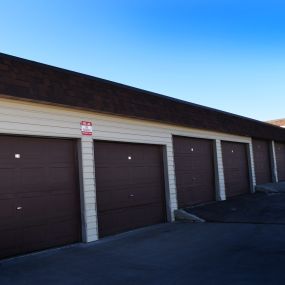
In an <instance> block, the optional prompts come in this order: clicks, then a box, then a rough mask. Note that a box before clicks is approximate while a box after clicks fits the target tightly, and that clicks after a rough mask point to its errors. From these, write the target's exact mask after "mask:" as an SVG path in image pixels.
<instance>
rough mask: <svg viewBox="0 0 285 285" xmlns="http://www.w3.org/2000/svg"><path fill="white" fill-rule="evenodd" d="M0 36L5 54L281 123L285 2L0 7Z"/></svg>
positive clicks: (0, 1)
mask: <svg viewBox="0 0 285 285" xmlns="http://www.w3.org/2000/svg"><path fill="white" fill-rule="evenodd" d="M283 3H284V4H283ZM0 31H1V34H0V35H1V38H0V47H1V48H0V51H1V52H4V53H8V54H12V55H16V56H19V57H24V58H27V59H32V60H36V61H39V62H43V63H48V64H51V65H55V66H59V67H63V68H66V69H71V70H75V71H79V72H82V73H87V74H90V75H94V76H97V77H101V78H105V79H109V80H112V81H117V82H120V83H124V84H128V85H131V86H135V87H139V88H143V89H146V90H150V91H155V92H158V93H161V94H165V95H168V96H171V97H176V98H180V99H184V100H187V101H190V102H194V103H198V104H202V105H206V106H210V107H214V108H218V109H222V110H224V111H229V112H233V113H236V114H240V115H244V116H248V117H252V118H255V119H259V120H268V119H274V118H279V117H285V2H284V1H275V0H268V1H262V0H259V1H253V0H239V1H238V0H224V1H222V0H221V1H219V0H208V1H206V0H188V1H182V0H181V1H180V0H172V1H167V0H116V1H115V0H113V1H112V0H100V1H99V0H98V1H96V0H76V1H75V0H0ZM189 115H191V114H189Z"/></svg>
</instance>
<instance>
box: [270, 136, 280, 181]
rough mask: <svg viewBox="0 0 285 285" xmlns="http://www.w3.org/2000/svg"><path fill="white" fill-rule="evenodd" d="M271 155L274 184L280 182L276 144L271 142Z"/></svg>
mask: <svg viewBox="0 0 285 285" xmlns="http://www.w3.org/2000/svg"><path fill="white" fill-rule="evenodd" d="M270 154H271V170H272V174H273V175H272V176H273V182H278V169H277V167H278V166H277V160H276V152H275V142H274V141H271V144H270Z"/></svg>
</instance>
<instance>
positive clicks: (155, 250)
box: [0, 223, 285, 285]
mask: <svg viewBox="0 0 285 285" xmlns="http://www.w3.org/2000/svg"><path fill="white" fill-rule="evenodd" d="M284 264H285V225H270V224H266V225H263V224H231V223H228V224H227V223H220V224H219V223H202V224H190V223H174V224H165V225H159V226H155V227H150V228H147V229H143V230H138V231H135V232H132V233H130V234H124V235H120V236H117V237H116V238H110V239H106V240H102V241H100V242H96V243H93V244H91V245H77V246H75V247H69V248H64V249H61V250H52V251H48V252H46V253H41V254H36V255H32V256H26V257H22V258H18V259H14V260H10V261H5V262H2V263H0V284H1V285H6V284H9V285H11V284H17V285H22V284H29V285H31V284H40V285H44V284H69V285H72V284H80V285H81V284H82V285H85V284H98V285H108V284H116V285H120V284H122V285H128V284H129V285H140V284H147V285H160V284H183V285H184V284H191V285H196V284H199V285H201V284H203V285H204V284H219V285H223V284H225V285H229V284H230V285H233V284H239V285H243V284H250V285H253V284H258V285H263V284H268V285H269V284H270V285H272V284H277V285H278V284H282V285H283V284H284V283H285V271H284Z"/></svg>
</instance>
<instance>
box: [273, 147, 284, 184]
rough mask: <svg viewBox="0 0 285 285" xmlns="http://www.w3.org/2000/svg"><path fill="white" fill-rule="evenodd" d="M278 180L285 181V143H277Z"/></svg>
mask: <svg viewBox="0 0 285 285" xmlns="http://www.w3.org/2000/svg"><path fill="white" fill-rule="evenodd" d="M275 152H276V162H277V171H278V181H285V144H283V143H275Z"/></svg>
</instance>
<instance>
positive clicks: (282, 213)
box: [185, 193, 285, 225]
mask: <svg viewBox="0 0 285 285" xmlns="http://www.w3.org/2000/svg"><path fill="white" fill-rule="evenodd" d="M185 210H186V211H187V212H189V213H191V214H194V215H196V216H198V217H199V218H202V219H204V220H206V221H207V222H219V223H251V224H284V225H285V193H270V194H264V193H256V194H247V195H242V196H237V197H234V198H229V199H228V200H226V201H222V202H214V203H212V204H207V205H203V206H198V207H192V208H188V209H185Z"/></svg>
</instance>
